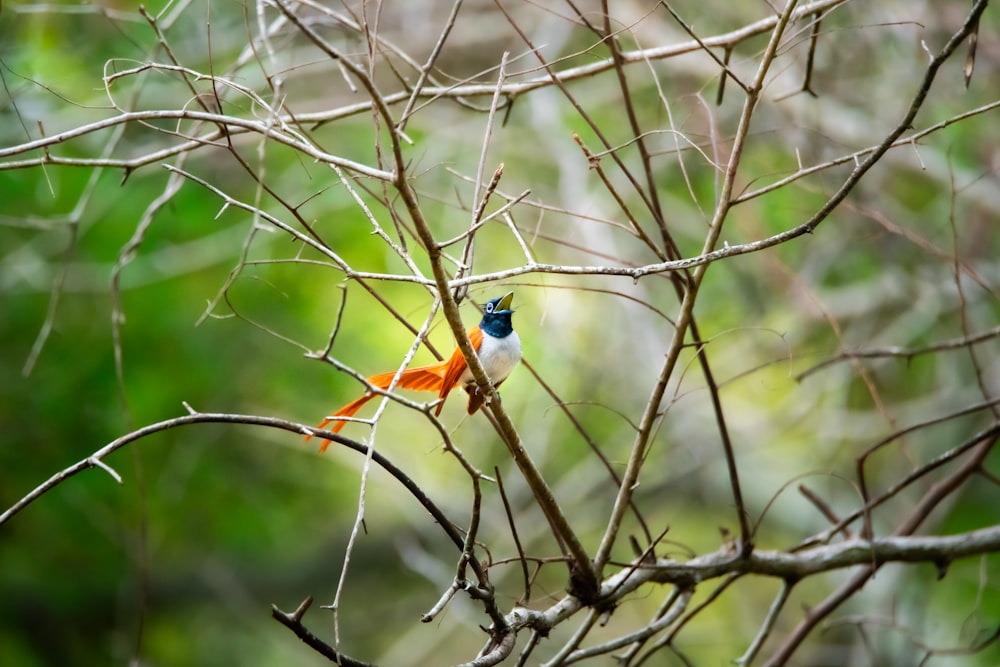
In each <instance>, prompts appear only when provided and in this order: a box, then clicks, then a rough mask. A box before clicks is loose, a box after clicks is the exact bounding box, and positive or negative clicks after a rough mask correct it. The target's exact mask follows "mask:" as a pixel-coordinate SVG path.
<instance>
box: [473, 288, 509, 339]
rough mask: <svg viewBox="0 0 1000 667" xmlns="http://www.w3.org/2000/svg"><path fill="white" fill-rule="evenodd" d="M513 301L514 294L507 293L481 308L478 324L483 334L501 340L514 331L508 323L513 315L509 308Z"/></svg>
mask: <svg viewBox="0 0 1000 667" xmlns="http://www.w3.org/2000/svg"><path fill="white" fill-rule="evenodd" d="M513 301H514V293H513V292H507V293H506V294H504V295H503V296H501V297H497V298H496V299H490V300H489V301H487V302H486V305H485V306H484V307H483V319H482V321H481V322H480V323H479V328H480V329H482V330H483V333H487V334H489V335H491V336H494V337H496V338H503V337H504V336H509V335H510V333H511V332H512V331H514V325H513V324H512V323H511V321H510V316H511V315H513V314H514V311H513V310H511V307H510V304H511V303H513Z"/></svg>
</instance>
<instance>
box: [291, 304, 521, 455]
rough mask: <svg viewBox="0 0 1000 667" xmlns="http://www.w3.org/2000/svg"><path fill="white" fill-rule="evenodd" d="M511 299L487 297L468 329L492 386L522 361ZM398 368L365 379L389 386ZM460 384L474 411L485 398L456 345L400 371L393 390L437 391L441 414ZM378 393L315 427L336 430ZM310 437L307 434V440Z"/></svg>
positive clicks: (326, 441)
mask: <svg viewBox="0 0 1000 667" xmlns="http://www.w3.org/2000/svg"><path fill="white" fill-rule="evenodd" d="M513 300H514V293H513V292H508V293H507V294H505V295H503V296H502V297H499V298H496V299H490V300H489V301H487V302H486V306H485V308H483V319H482V320H480V322H479V325H478V326H474V327H472V328H471V329H469V332H468V333H469V341H470V342H471V343H472V347H473V349H475V351H476V355H477V356H478V357H479V362H480V363H481V364H482V365H483V368H484V369H485V370H486V375H488V376H489V378H490V381H491V382H492V383H493V386H494V387H499V386H500V384H501V383H502V382H503V381H504V380H506V379H507V376H508V375H510V373H511V371H513V370H514V367H515V366H517V363H518V362H519V361H520V360H521V339H520V338H518V336H517V332H516V331H514V326H513V324H511V321H510V316H511V315H513V314H514V311H513V310H511V309H510V304H511V302H512V301H513ZM396 374H397V371H390V372H388V373H380V374H379V375H373V376H371V377H370V378H368V384H370V385H372V386H374V387H378V388H379V389H389V385H390V384H391V383H392V380H393V378H395V377H396ZM459 385H461V387H462V388H463V389H465V391H466V392H467V393H468V394H469V414H470V415H471V414H473V413H474V412H475V411H476V410H478V409H479V408H480V407H482V405H483V401H484V399H485V397H484V396H483V395H482V393H480V391H479V387H478V386H477V385H476V380H475V378H473V377H472V371H471V370H469V367H468V364H466V363H465V357H464V356H463V355H462V351H461V350H460V349H458V348H455V351H454V352H453V353H452V355H451V358H449V359H448V360H446V361H442V362H439V363H436V364H431V365H430V366H419V367H417V368H407V369H406V370H404V371H403V372H402V373H399V379H398V380H397V381H396V385H395V388H396V389H413V390H415V391H436V392H438V397H439V398H440V399H441V402H440V403H438V406H437V409H436V410H435V411H434V414H435V415H439V414H441V407H442V406H443V405H444V401H445V399H446V398H448V394H449V393H450V392H451V390H452V389H454V388H455V387H458V386H459ZM375 396H377V394H375V393H373V392H371V391H368V392H365V395H364V396H362V397H361V398H359V399H357V400H356V401H353V402H351V403H348V404H347V405H345V406H344V407H342V408H341V409H340V410H337V412H335V413H334V414H333V415H331V416H329V417H327V418H326V419H324V420H323V421H322V422H320V424H319V426H318V427H317V428H325V427H326V425H327V424H329V423H331V422H336V423H335V424H334V425H333V426H332V427H331V428H330V430H331V431H333V432H334V433H339V432H340V429H342V428H344V424H346V423H347V422H346V421H345V420H343V419H339V418H340V417H352V416H354V414H355V413H356V412H357V411H358V410H360V409H361V407H362V406H363V405H364V404H365V403H367V402H368V401H370V400H371V399H373V398H374V397H375ZM310 438H312V436H311V435H310V436H307V437H306V440H307V441H308V440H309V439H310ZM329 445H330V441H329V440H324V441H323V444H322V445H321V446H320V448H319V451H321V452H325V451H326V448H327V447H328V446H329Z"/></svg>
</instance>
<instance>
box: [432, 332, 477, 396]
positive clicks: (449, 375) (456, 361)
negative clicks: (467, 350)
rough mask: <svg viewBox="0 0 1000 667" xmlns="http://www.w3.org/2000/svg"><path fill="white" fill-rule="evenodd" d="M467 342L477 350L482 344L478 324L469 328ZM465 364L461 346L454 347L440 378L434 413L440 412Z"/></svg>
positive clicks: (463, 370) (463, 371)
mask: <svg viewBox="0 0 1000 667" xmlns="http://www.w3.org/2000/svg"><path fill="white" fill-rule="evenodd" d="M469 342H470V343H472V349H473V350H476V351H477V352H478V351H479V346H480V345H482V344H483V330H482V329H480V328H479V327H478V326H475V327H472V328H471V329H469ZM467 366H468V364H466V363H465V357H464V356H463V355H462V350H461V348H458V347H456V348H455V351H454V352H453V353H452V355H451V359H449V360H448V364H447V366H445V371H444V377H443V378H441V392H440V393H439V394H438V397H439V398H440V399H441V402H440V403H439V404H438V406H437V410H435V411H434V414H435V415H439V414H441V406H443V405H444V399H446V398H448V393H449V392H450V391H451V390H452V389H454V388H455V386H456V385H457V384H458V381H459V380H461V379H462V374H463V373H465V369H466V367H467Z"/></svg>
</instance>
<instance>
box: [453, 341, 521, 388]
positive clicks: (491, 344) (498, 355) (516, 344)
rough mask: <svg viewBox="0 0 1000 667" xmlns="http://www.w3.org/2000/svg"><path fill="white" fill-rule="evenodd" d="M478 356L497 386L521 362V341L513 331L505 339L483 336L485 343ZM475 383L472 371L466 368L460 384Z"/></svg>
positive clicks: (480, 347) (481, 346)
mask: <svg viewBox="0 0 1000 667" xmlns="http://www.w3.org/2000/svg"><path fill="white" fill-rule="evenodd" d="M478 355H479V361H480V363H482V364H483V368H484V369H485V370H486V374H487V375H489V376H490V381H491V382H492V383H493V385H494V386H496V385H497V384H499V383H500V382H503V381H504V380H506V379H507V376H508V375H510V373H511V371H513V370H514V367H515V366H517V364H518V362H519V361H521V339H520V338H518V337H517V332H516V331H512V332H511V334H510V335H509V336H505V337H503V338H494V337H493V336H490V335H488V334H483V342H482V344H481V345H480V346H479V350H478ZM474 381H475V380H473V378H472V371H470V370H469V369H468V368H466V369H465V372H464V373H462V379H461V380H460V381H459V384H461V385H463V386H464V385H465V384H466V383H467V382H474Z"/></svg>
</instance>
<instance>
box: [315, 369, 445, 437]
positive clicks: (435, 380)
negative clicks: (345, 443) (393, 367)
mask: <svg viewBox="0 0 1000 667" xmlns="http://www.w3.org/2000/svg"><path fill="white" fill-rule="evenodd" d="M447 365H448V362H442V363H439V364H431V365H430V366H418V367H417V368H408V369H406V370H405V371H403V372H402V373H401V374H400V375H399V380H398V381H397V382H396V386H395V388H396V389H412V390H413V391H436V392H441V382H442V380H443V379H444V376H445V370H446V367H447ZM395 377H396V371H391V372H389V373H380V374H378V375H373V376H371V377H370V378H368V384H370V385H372V386H374V387H378V388H379V389H388V388H389V385H391V384H392V380H393V378H395ZM450 389H451V387H449V390H450ZM377 395H378V394H371V393H366V394H365V395H364V396H362V397H361V398H359V399H357V400H355V401H352V402H350V403H348V404H347V405H345V406H344V407H342V408H341V409H339V410H337V411H336V412H335V413H333V414H332V415H330V416H329V417H327V418H326V419H324V420H323V421H321V422H320V423H319V424H318V425H317V426H316V428H326V426H327V424H330V423H331V422H336V423H334V424H333V426H331V427H330V430H331V431H333V432H334V433H340V429H342V428H344V424H346V423H347V422H346V421H344V420H342V419H337V417H353V416H354V415H355V414H356V413H357V412H358V410H360V409H361V408H362V407H364V405H365V403H367V402H368V401H370V400H372V399H373V398H375V397H376V396H377ZM442 395H443V396H447V395H448V392H442ZM438 409H439V411H440V406H438ZM312 437H313V436H311V435H307V436H306V442H309V440H311V439H312ZM329 446H330V441H329V440H324V441H323V444H322V445H320V447H319V451H321V452H325V451H326V448H327V447H329Z"/></svg>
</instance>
